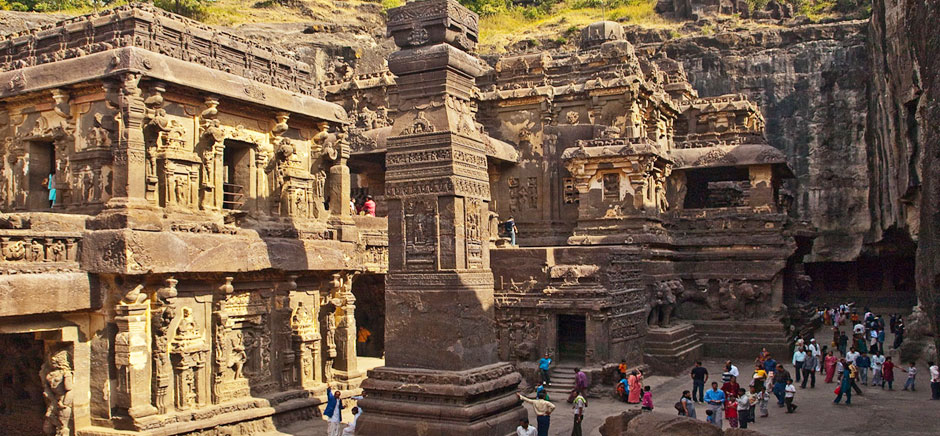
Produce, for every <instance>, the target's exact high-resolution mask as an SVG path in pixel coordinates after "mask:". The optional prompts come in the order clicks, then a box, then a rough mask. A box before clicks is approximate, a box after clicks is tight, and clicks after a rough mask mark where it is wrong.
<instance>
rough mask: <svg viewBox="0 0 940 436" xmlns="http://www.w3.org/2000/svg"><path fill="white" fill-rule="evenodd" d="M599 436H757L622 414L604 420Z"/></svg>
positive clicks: (683, 421)
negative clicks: (654, 435) (660, 435)
mask: <svg viewBox="0 0 940 436" xmlns="http://www.w3.org/2000/svg"><path fill="white" fill-rule="evenodd" d="M600 432H601V435H603V436H641V435H650V434H657V435H659V434H662V435H666V434H668V435H670V436H722V435H725V436H761V435H762V434H763V433H759V432H756V431H754V430H744V429H738V428H729V429H727V430H724V431H722V430H721V429H720V428H718V427H715V426H714V425H711V424H708V423H707V422H705V421H701V420H695V419H690V418H686V417H682V416H672V415H666V414H663V413H640V412H637V411H635V410H634V411H629V412H624V413H621V414H619V415H614V416H611V417H609V418H607V420H606V421H604V425H602V426H601V428H600Z"/></svg>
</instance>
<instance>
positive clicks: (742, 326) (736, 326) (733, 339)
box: [691, 320, 790, 361]
mask: <svg viewBox="0 0 940 436" xmlns="http://www.w3.org/2000/svg"><path fill="white" fill-rule="evenodd" d="M691 322H692V324H693V325H695V331H696V333H697V334H698V337H699V339H700V340H701V341H702V343H703V344H704V346H705V355H706V356H708V357H712V358H718V359H730V358H743V359H747V360H748V361H751V360H753V359H754V358H755V357H757V355H758V354H759V353H760V350H761V348H762V347H766V348H767V350H768V351H770V353H771V355H773V356H774V357H775V358H777V359H779V358H780V357H781V356H782V357H783V359H784V360H788V359H789V356H790V347H789V342H788V340H787V335H786V332H785V331H784V329H783V324H781V323H780V322H774V321H724V320H722V321H700V320H694V321H691Z"/></svg>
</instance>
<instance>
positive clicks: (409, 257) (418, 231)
mask: <svg viewBox="0 0 940 436" xmlns="http://www.w3.org/2000/svg"><path fill="white" fill-rule="evenodd" d="M403 203H404V208H405V265H406V268H407V269H412V270H431V269H434V268H436V267H437V246H438V245H437V241H438V212H437V201H436V199H435V198H433V197H428V198H414V199H406V200H404V201H403Z"/></svg>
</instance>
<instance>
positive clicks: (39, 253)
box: [26, 239, 46, 262]
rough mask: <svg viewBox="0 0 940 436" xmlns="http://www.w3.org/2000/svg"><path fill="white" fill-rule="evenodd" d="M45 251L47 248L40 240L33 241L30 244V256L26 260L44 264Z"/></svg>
mask: <svg viewBox="0 0 940 436" xmlns="http://www.w3.org/2000/svg"><path fill="white" fill-rule="evenodd" d="M44 251H45V248H44V247H43V245H42V243H40V242H39V240H38V239H33V240H32V241H30V243H29V255H28V258H27V259H26V260H28V261H30V262H42V261H43V260H45V257H46V256H45V254H44Z"/></svg>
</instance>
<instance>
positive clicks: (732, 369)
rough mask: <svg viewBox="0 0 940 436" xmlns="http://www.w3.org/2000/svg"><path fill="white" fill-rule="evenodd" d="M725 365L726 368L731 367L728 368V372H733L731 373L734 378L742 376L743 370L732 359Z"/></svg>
mask: <svg viewBox="0 0 940 436" xmlns="http://www.w3.org/2000/svg"><path fill="white" fill-rule="evenodd" d="M725 367H726V368H729V369H728V373H729V374H731V375H733V376H734V378H740V377H741V372H739V371H738V367H737V366H734V365H732V364H731V361H730V360H729V361H727V362H725Z"/></svg>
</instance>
